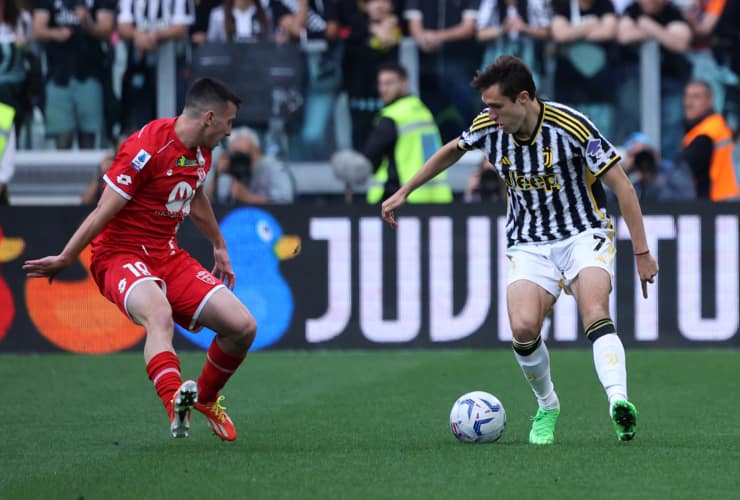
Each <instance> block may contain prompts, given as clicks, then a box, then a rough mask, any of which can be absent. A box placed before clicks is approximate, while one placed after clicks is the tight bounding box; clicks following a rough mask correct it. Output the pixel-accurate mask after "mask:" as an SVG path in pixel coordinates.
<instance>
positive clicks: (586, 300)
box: [570, 267, 612, 328]
mask: <svg viewBox="0 0 740 500" xmlns="http://www.w3.org/2000/svg"><path fill="white" fill-rule="evenodd" d="M611 289H612V280H611V276H609V273H607V271H606V270H604V269H602V268H600V267H586V268H584V269H582V270H581V272H580V273H578V276H577V277H576V279H574V280H573V281H572V282H571V284H570V290H571V292H572V293H573V296H574V297H575V299H576V302H577V303H578V310H579V312H580V313H581V320H582V321H583V327H584V328H586V327H588V325H590V324H591V323H593V322H594V321H596V320H599V319H604V318H606V317H609V294H610V293H611Z"/></svg>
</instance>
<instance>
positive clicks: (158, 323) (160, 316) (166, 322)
mask: <svg viewBox="0 0 740 500" xmlns="http://www.w3.org/2000/svg"><path fill="white" fill-rule="evenodd" d="M135 285H136V286H133V287H132V288H131V290H130V292H129V294H128V297H127V299H126V311H128V314H129V317H130V318H131V319H132V320H133V321H134V323H137V324H139V325H142V326H143V327H144V328H146V330H147V332H151V331H158V332H164V333H172V326H173V324H172V308H171V307H170V303H169V302H168V301H167V297H166V296H165V292H164V291H163V290H162V288H160V284H159V283H158V282H157V281H155V280H140V281H138V282H137V283H136V284H135Z"/></svg>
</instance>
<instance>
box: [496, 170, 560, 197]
mask: <svg viewBox="0 0 740 500" xmlns="http://www.w3.org/2000/svg"><path fill="white" fill-rule="evenodd" d="M504 181H505V182H506V185H507V186H509V187H510V188H512V189H521V190H524V191H528V190H530V189H544V190H545V191H548V192H549V191H553V190H554V191H557V190H558V189H560V187H561V182H560V175H558V174H545V175H516V173H514V172H509V173H508V174H507V175H506V178H505V179H504Z"/></svg>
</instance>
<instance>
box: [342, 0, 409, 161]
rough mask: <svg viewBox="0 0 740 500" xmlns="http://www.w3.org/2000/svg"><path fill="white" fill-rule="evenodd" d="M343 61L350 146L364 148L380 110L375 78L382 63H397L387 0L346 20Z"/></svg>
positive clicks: (396, 30) (370, 0)
mask: <svg viewBox="0 0 740 500" xmlns="http://www.w3.org/2000/svg"><path fill="white" fill-rule="evenodd" d="M349 28H350V31H349V35H348V37H347V41H346V50H345V57H344V85H345V88H346V89H347V94H348V96H349V110H350V116H351V117H352V146H353V147H354V148H355V149H360V148H362V146H364V144H365V141H366V140H367V137H368V135H370V131H371V130H372V128H373V119H374V118H375V115H376V114H377V113H378V111H380V110H381V108H382V107H383V101H382V99H380V97H379V96H378V86H377V83H376V75H377V74H378V67H379V66H380V65H382V64H384V63H388V62H397V61H398V44H399V42H400V41H401V29H400V26H399V23H398V17H396V15H395V14H394V13H393V2H392V1H391V0H366V1H365V2H363V3H362V4H361V8H360V10H358V11H357V12H356V13H355V14H354V16H353V17H352V18H351V19H350V25H349Z"/></svg>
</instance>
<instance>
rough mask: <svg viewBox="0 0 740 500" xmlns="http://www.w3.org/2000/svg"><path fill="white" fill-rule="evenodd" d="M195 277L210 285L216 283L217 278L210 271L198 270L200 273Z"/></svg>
mask: <svg viewBox="0 0 740 500" xmlns="http://www.w3.org/2000/svg"><path fill="white" fill-rule="evenodd" d="M195 277H196V278H198V279H199V280H201V281H202V282H203V283H206V284H208V285H215V284H216V278H214V277H213V275H212V274H211V273H209V272H208V271H198V274H196V275H195Z"/></svg>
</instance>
